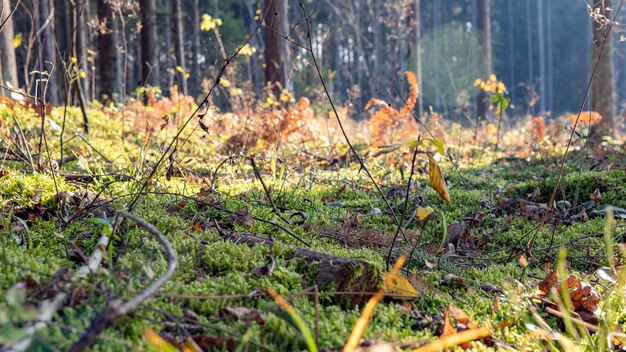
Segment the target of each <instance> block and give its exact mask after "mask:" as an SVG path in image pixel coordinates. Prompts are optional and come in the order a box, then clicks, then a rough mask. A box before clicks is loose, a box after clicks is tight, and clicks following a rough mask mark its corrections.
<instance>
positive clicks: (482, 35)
mask: <svg viewBox="0 0 626 352" xmlns="http://www.w3.org/2000/svg"><path fill="white" fill-rule="evenodd" d="M476 14H477V18H476V20H477V24H476V25H477V27H478V28H477V29H478V33H479V36H478V42H479V45H480V50H481V54H482V59H483V60H482V67H481V71H482V72H483V73H484V75H485V76H488V75H489V74H491V73H492V69H493V65H492V59H491V52H492V50H491V6H490V4H489V0H478V1H477V2H476ZM488 105H489V102H488V99H487V95H486V94H485V92H482V91H481V92H480V94H478V101H477V106H478V109H477V113H478V118H479V119H484V118H486V116H487V111H488V109H487V107H488Z"/></svg>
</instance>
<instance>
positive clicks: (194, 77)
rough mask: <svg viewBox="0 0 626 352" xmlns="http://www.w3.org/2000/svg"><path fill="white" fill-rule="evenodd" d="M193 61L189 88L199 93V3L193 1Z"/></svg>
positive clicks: (200, 79)
mask: <svg viewBox="0 0 626 352" xmlns="http://www.w3.org/2000/svg"><path fill="white" fill-rule="evenodd" d="M192 46H193V47H192V52H193V59H192V61H191V72H190V74H191V80H190V81H191V86H192V87H193V89H192V90H193V92H194V93H200V92H201V89H200V84H201V83H202V70H201V69H200V62H199V59H200V1H199V0H193V44H192Z"/></svg>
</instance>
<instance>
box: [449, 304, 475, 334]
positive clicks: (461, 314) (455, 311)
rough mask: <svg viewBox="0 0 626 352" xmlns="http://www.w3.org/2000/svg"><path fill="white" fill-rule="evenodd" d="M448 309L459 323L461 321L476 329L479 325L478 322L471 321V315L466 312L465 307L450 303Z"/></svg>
mask: <svg viewBox="0 0 626 352" xmlns="http://www.w3.org/2000/svg"><path fill="white" fill-rule="evenodd" d="M448 311H450V315H452V317H453V318H454V320H456V322H457V323H461V324H463V325H465V326H467V327H468V328H469V329H474V328H476V327H477V326H476V324H474V323H472V322H471V321H470V318H469V315H467V313H465V311H463V309H461V308H457V307H455V306H453V305H449V306H448Z"/></svg>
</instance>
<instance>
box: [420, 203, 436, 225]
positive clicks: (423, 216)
mask: <svg viewBox="0 0 626 352" xmlns="http://www.w3.org/2000/svg"><path fill="white" fill-rule="evenodd" d="M434 212H435V209H433V208H432V207H422V206H419V207H417V209H416V210H415V217H416V218H417V219H418V220H419V221H421V222H426V221H428V219H430V216H431V215H432V214H433V213H434Z"/></svg>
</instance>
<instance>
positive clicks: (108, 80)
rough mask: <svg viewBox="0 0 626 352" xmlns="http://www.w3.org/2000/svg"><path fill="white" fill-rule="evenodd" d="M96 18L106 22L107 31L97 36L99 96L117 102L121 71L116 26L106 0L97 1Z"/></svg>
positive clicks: (120, 85)
mask: <svg viewBox="0 0 626 352" xmlns="http://www.w3.org/2000/svg"><path fill="white" fill-rule="evenodd" d="M98 18H99V19H100V21H106V26H107V30H106V32H105V33H100V35H99V36H98V57H99V59H100V65H99V71H100V95H101V96H103V97H106V98H107V99H110V100H113V101H119V100H120V99H121V97H120V94H122V91H121V87H122V74H121V72H122V70H121V60H120V57H119V54H118V52H119V48H118V40H119V39H118V32H119V29H118V25H117V22H116V21H115V19H114V18H115V17H114V12H113V8H112V6H111V4H109V2H108V1H107V0H101V1H98Z"/></svg>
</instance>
